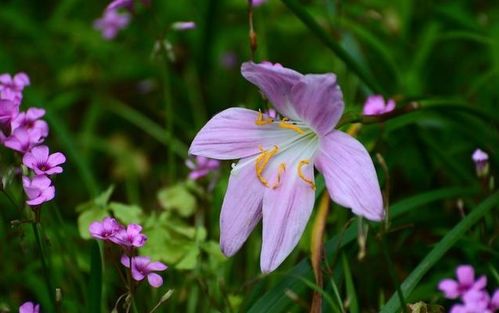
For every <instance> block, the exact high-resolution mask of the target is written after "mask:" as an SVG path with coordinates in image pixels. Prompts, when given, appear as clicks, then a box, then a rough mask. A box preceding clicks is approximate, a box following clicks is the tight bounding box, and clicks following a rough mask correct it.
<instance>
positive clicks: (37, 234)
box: [31, 208, 56, 312]
mask: <svg viewBox="0 0 499 313" xmlns="http://www.w3.org/2000/svg"><path fill="white" fill-rule="evenodd" d="M35 210H39V208H38V209H35ZM37 212H38V213H37ZM35 215H36V221H35V222H34V223H32V224H31V226H32V228H33V233H34V235H35V240H36V246H37V248H38V254H39V255H40V261H41V262H42V271H43V278H44V279H45V284H46V285H47V291H48V294H49V299H50V305H51V306H52V308H50V309H49V310H48V311H49V312H50V311H52V310H53V309H54V308H55V307H56V301H55V288H54V285H53V283H52V280H51V278H50V273H52V272H51V271H50V269H49V267H48V265H47V257H46V255H45V245H44V244H43V241H42V240H41V230H40V228H41V224H40V222H39V219H40V213H39V211H35Z"/></svg>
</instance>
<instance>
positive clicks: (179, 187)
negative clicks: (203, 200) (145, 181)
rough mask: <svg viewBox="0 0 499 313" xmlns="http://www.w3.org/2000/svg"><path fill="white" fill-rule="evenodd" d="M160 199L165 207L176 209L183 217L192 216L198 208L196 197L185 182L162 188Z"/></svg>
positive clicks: (160, 202) (159, 194)
mask: <svg viewBox="0 0 499 313" xmlns="http://www.w3.org/2000/svg"><path fill="white" fill-rule="evenodd" d="M158 201H159V204H160V205H161V207H162V208H163V209H165V210H175V211H176V212H178V214H180V215H181V216H183V217H188V216H191V215H192V214H193V213H194V212H195V210H196V197H195V196H194V195H193V194H192V193H191V192H190V191H189V189H188V187H187V185H186V184H184V183H179V184H176V185H174V186H171V187H166V188H163V189H161V190H160V191H159V192H158Z"/></svg>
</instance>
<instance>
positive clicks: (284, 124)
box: [279, 117, 305, 135]
mask: <svg viewBox="0 0 499 313" xmlns="http://www.w3.org/2000/svg"><path fill="white" fill-rule="evenodd" d="M288 121H289V119H288V118H287V117H285V118H283V119H282V120H281V122H280V123H279V127H281V128H287V129H291V130H294V131H295V132H297V133H298V134H300V135H303V134H304V133H305V132H304V131H303V129H301V128H300V127H298V126H296V125H295V124H293V123H290V122H288Z"/></svg>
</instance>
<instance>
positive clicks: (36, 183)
mask: <svg viewBox="0 0 499 313" xmlns="http://www.w3.org/2000/svg"><path fill="white" fill-rule="evenodd" d="M23 187H24V192H25V193H26V195H27V196H28V200H27V201H26V203H27V204H28V205H31V206H37V205H40V204H42V203H44V202H47V201H50V200H52V199H54V197H55V188H54V186H52V181H51V180H50V178H48V177H47V176H45V175H38V176H35V177H33V179H29V178H28V177H26V176H23Z"/></svg>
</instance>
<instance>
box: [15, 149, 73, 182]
mask: <svg viewBox="0 0 499 313" xmlns="http://www.w3.org/2000/svg"><path fill="white" fill-rule="evenodd" d="M64 162H66V157H65V156H64V154H62V153H60V152H56V153H52V154H49V147H47V146H37V147H33V148H32V149H31V151H30V152H28V153H26V154H25V155H24V156H23V164H24V165H26V166H27V167H28V168H30V169H32V170H33V171H34V172H35V174H36V175H42V174H45V175H53V174H60V173H62V167H60V166H59V165H60V164H63V163H64Z"/></svg>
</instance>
